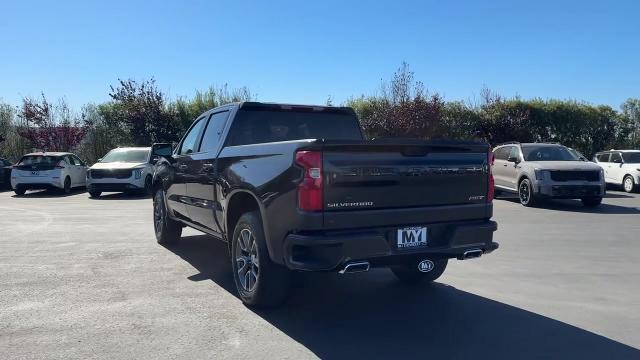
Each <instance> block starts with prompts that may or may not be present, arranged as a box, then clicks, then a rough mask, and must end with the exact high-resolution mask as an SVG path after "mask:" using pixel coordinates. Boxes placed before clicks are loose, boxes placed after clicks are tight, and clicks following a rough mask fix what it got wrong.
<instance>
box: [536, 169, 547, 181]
mask: <svg viewBox="0 0 640 360" xmlns="http://www.w3.org/2000/svg"><path fill="white" fill-rule="evenodd" d="M533 171H534V172H535V173H536V180H544V178H545V173H546V172H547V171H546V170H540V169H535V170H533Z"/></svg>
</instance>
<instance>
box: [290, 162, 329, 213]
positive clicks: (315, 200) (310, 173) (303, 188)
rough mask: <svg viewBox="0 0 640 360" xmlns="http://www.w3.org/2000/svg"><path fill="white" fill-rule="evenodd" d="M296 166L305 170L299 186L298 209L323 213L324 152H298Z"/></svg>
mask: <svg viewBox="0 0 640 360" xmlns="http://www.w3.org/2000/svg"><path fill="white" fill-rule="evenodd" d="M296 164H298V165H300V166H302V168H303V169H304V176H303V177H302V182H300V184H299V185H298V208H299V209H300V210H304V211H322V209H323V205H322V152H320V151H298V152H296Z"/></svg>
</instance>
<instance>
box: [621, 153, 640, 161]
mask: <svg viewBox="0 0 640 360" xmlns="http://www.w3.org/2000/svg"><path fill="white" fill-rule="evenodd" d="M622 158H623V159H624V162H626V163H629V164H640V151H638V152H632V153H622Z"/></svg>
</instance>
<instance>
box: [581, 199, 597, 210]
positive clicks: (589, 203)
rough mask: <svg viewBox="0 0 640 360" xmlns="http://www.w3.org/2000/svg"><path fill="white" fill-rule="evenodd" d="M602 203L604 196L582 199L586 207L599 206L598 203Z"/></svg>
mask: <svg viewBox="0 0 640 360" xmlns="http://www.w3.org/2000/svg"><path fill="white" fill-rule="evenodd" d="M601 203H602V198H601V197H599V198H584V199H582V205H584V206H586V207H590V208H592V207H597V206H598V205H600V204H601Z"/></svg>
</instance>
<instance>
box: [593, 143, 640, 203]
mask: <svg viewBox="0 0 640 360" xmlns="http://www.w3.org/2000/svg"><path fill="white" fill-rule="evenodd" d="M593 160H594V161H595V162H596V163H597V164H598V165H600V166H601V167H602V169H603V170H604V178H605V181H606V182H607V183H608V184H614V185H617V186H620V185H621V186H622V188H623V189H624V191H626V192H628V193H630V192H633V191H638V188H639V186H638V184H640V150H610V151H603V152H599V153H597V154H596V155H595V156H594V159H593Z"/></svg>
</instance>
